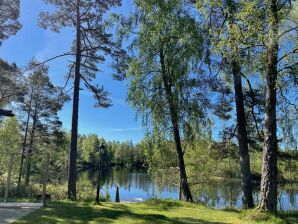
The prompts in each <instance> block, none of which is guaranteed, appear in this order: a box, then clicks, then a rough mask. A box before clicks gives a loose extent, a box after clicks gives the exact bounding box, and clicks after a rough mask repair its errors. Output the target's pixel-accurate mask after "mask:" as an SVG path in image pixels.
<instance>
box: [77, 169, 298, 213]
mask: <svg viewBox="0 0 298 224" xmlns="http://www.w3.org/2000/svg"><path fill="white" fill-rule="evenodd" d="M101 177H102V178H101V192H102V193H105V192H107V191H108V192H109V193H110V195H111V200H113V201H114V199H115V195H116V186H119V190H120V200H121V201H137V202H141V201H144V200H146V199H149V198H172V199H178V198H179V188H178V187H176V186H171V185H168V186H163V187H161V186H158V185H157V183H155V182H154V180H153V179H152V178H150V176H149V175H148V174H147V172H146V170H144V169H131V168H120V167H113V168H110V169H105V170H103V171H102V174H101ZM97 180H98V171H97V170H86V171H82V172H80V173H79V174H78V184H80V182H81V183H87V182H88V183H89V184H91V185H92V186H93V187H94V189H96V186H97ZM253 194H254V199H255V203H256V204H257V203H258V199H259V190H258V189H254V193H253ZM193 197H194V198H195V200H196V201H200V202H203V203H204V204H206V205H207V206H208V207H214V208H224V207H235V208H241V184H240V181H225V182H220V183H218V184H213V185H202V186H201V185H200V186H196V190H195V192H193ZM297 202H298V184H287V185H283V186H280V187H279V195H278V209H279V210H285V211H288V210H298V205H297Z"/></svg>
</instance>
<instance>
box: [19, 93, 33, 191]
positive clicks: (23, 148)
mask: <svg viewBox="0 0 298 224" xmlns="http://www.w3.org/2000/svg"><path fill="white" fill-rule="evenodd" d="M31 104H32V100H31V99H30V103H29V109H28V115H27V121H26V129H25V136H24V141H23V147H22V155H21V164H20V171H19V178H18V186H17V189H18V191H19V190H20V186H21V181H22V174H23V166H24V158H25V155H24V154H25V149H26V143H27V135H28V128H29V121H30V115H31Z"/></svg>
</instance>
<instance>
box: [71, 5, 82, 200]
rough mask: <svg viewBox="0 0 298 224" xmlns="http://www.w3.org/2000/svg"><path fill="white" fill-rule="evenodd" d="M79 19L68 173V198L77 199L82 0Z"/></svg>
mask: <svg viewBox="0 0 298 224" xmlns="http://www.w3.org/2000/svg"><path fill="white" fill-rule="evenodd" d="M76 8H77V13H76V14H77V19H76V22H77V24H76V32H77V34H76V64H75V79H74V92H73V108H72V125H71V144H70V152H69V172H68V198H69V199H71V200H75V199H76V175H77V167H76V166H77V164H76V161H77V139H78V117H79V95H80V78H81V77H80V76H81V74H80V67H81V18H80V0H77V5H76Z"/></svg>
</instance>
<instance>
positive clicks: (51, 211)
mask: <svg viewBox="0 0 298 224" xmlns="http://www.w3.org/2000/svg"><path fill="white" fill-rule="evenodd" d="M252 214H255V213H254V212H253V211H246V212H239V211H236V210H214V209H208V208H206V207H204V206H201V205H193V204H188V203H180V202H174V201H159V200H154V201H149V202H147V203H145V204H125V203H121V204H114V203H103V204H102V205H101V206H98V205H97V206H94V205H92V204H91V203H86V202H67V201H66V202H65V201H64V202H51V203H49V204H48V205H47V206H46V207H45V208H42V209H40V210H36V211H35V212H33V213H31V214H29V215H27V216H26V217H24V218H22V219H21V220H19V221H18V222H16V223H30V224H32V223H34V224H37V223H43V224H48V223H119V224H126V223H127V224H129V223H138V224H142V223H144V224H145V223H154V224H158V223H177V224H178V223H199V224H200V223H206V224H211V223H212V224H215V223H216V224H223V223H229V224H233V223H235V224H236V223H239V224H240V223H243V224H249V223H298V219H297V216H296V218H295V217H294V218H293V217H292V222H286V221H283V220H281V219H279V218H275V217H272V216H268V215H263V214H258V215H252ZM295 215H297V214H294V215H293V216H295ZM256 219H258V220H259V221H258V222H257V221H256ZM264 220H265V221H264Z"/></svg>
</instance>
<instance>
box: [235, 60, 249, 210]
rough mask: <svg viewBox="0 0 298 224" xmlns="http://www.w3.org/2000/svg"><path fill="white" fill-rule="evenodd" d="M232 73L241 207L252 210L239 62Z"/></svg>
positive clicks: (236, 62)
mask: <svg viewBox="0 0 298 224" xmlns="http://www.w3.org/2000/svg"><path fill="white" fill-rule="evenodd" d="M232 72H233V77H234V89H235V102H236V112H237V127H238V143H239V151H240V169H241V184H242V206H243V208H253V206H254V203H253V197H252V185H251V173H250V162H249V151H248V142H247V129H246V117H245V110H244V102H243V92H242V82H241V81H242V80H241V70H240V66H239V62H238V61H236V59H234V60H233V61H232Z"/></svg>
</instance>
